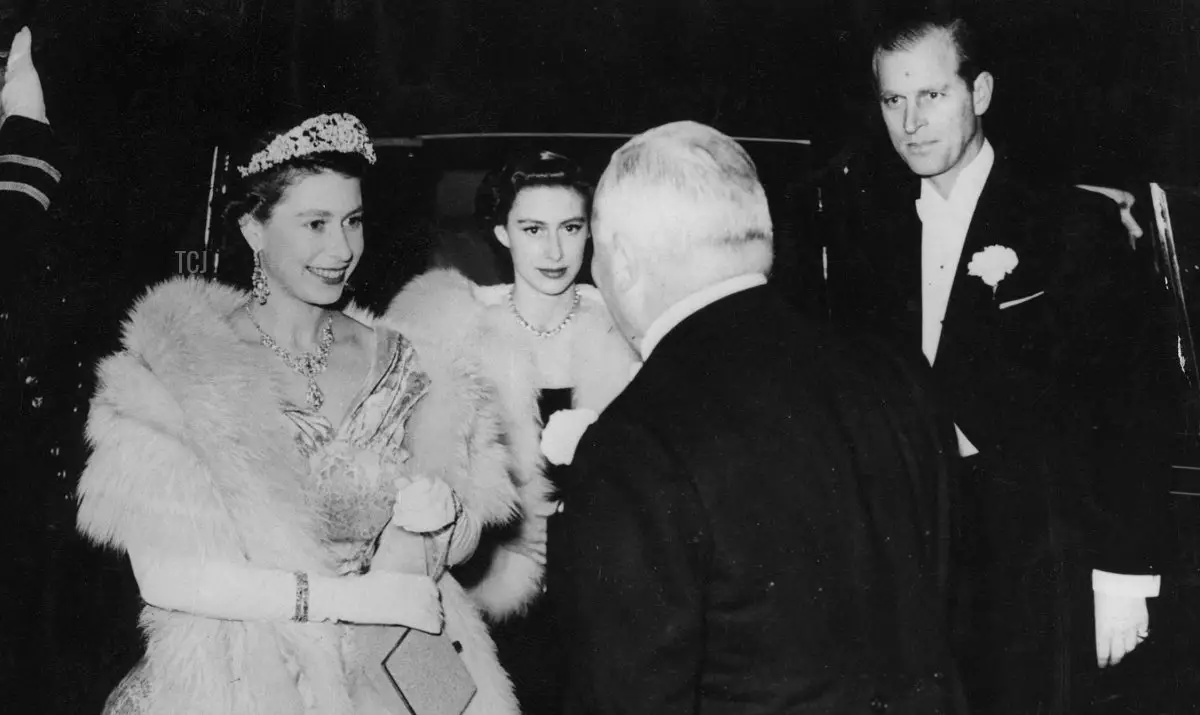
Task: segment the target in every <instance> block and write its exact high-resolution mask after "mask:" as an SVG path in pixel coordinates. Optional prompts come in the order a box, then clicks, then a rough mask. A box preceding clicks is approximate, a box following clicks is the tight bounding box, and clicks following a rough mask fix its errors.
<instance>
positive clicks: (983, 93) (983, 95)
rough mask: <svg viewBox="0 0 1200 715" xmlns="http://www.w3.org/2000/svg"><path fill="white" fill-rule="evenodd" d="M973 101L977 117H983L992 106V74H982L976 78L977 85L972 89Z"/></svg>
mask: <svg viewBox="0 0 1200 715" xmlns="http://www.w3.org/2000/svg"><path fill="white" fill-rule="evenodd" d="M971 101H972V103H973V104H974V109H975V116H977V117H982V116H983V114H984V112H986V111H987V110H988V107H990V106H992V73H991V72H980V73H979V76H977V77H976V78H975V84H974V85H973V86H972V87H971Z"/></svg>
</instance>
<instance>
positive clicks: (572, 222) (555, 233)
mask: <svg viewBox="0 0 1200 715" xmlns="http://www.w3.org/2000/svg"><path fill="white" fill-rule="evenodd" d="M495 233H496V239H497V240H498V241H500V243H502V244H504V246H505V247H507V248H508V250H509V253H510V254H511V255H512V262H513V273H514V274H515V280H516V281H517V282H518V283H524V284H525V285H526V286H528V287H529V288H532V289H534V290H536V291H537V292H539V293H542V294H544V295H561V294H562V293H564V292H565V291H567V290H568V289H570V287H571V286H572V285H574V284H575V277H576V276H578V275H579V269H580V268H581V267H582V266H583V253H584V249H585V248H586V247H587V241H588V218H587V201H586V200H585V198H584V196H583V195H582V194H580V193H579V192H578V191H576V190H575V189H573V188H570V187H567V186H528V187H525V188H523V189H521V191H520V192H519V193H518V194H517V196H516V198H515V199H514V200H513V204H512V209H510V210H509V212H508V219H507V221H506V222H505V223H504V225H502V226H496V227H495Z"/></svg>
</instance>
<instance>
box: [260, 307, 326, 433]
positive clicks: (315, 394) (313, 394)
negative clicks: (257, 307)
mask: <svg viewBox="0 0 1200 715" xmlns="http://www.w3.org/2000/svg"><path fill="white" fill-rule="evenodd" d="M242 307H243V308H244V309H245V311H246V317H248V318H250V322H251V323H252V324H253V325H254V328H255V329H256V330H258V335H259V341H260V342H261V343H262V344H263V345H265V346H266V347H268V348H270V349H271V351H272V352H274V353H275V354H276V355H278V356H279V359H280V360H283V363H284V364H285V365H287V366H288V367H290V368H291V369H293V370H295V371H296V372H298V373H300V375H301V376H302V377H304V378H305V379H307V380H308V392H306V393H305V394H304V399H305V401H306V402H308V406H309V408H310V409H312V410H313V411H314V412H315V411H317V410H319V409H321V405H323V404H325V393H324V392H322V391H321V387H320V386H319V385H317V375H320V374H321V373H323V372H325V368H326V367H327V366H328V365H329V349H330V348H331V347H333V313H329V314H328V315H327V316H326V317H325V325H324V326H323V327H322V328H321V342H320V344H319V345H318V346H317V349H316V351H315V352H307V353H301V354H300V355H293V354H292V353H290V352H288V351H287V350H285V349H283V348H282V347H280V345H279V343H277V342H275V339H274V338H272V337H271V336H270V335H267V331H265V330H263V329H262V326H261V325H259V324H258V321H257V320H255V319H254V314H253V313H251V312H250V304H249V303H246V304H245V305H244V306H242Z"/></svg>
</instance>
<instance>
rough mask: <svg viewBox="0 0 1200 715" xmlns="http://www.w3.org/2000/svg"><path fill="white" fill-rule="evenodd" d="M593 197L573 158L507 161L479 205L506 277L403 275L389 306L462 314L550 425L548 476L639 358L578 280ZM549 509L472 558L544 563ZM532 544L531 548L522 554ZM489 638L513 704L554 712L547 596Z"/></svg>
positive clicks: (558, 680) (553, 650) (557, 678)
mask: <svg viewBox="0 0 1200 715" xmlns="http://www.w3.org/2000/svg"><path fill="white" fill-rule="evenodd" d="M591 195H592V187H591V184H590V183H589V182H588V181H587V180H586V178H585V176H584V174H583V171H582V170H581V169H580V167H579V166H578V165H577V164H575V162H573V161H571V160H570V159H568V158H566V157H564V156H562V155H559V154H556V153H553V152H549V151H537V152H531V153H528V154H524V155H521V156H518V157H516V158H515V160H513V161H511V162H509V163H508V165H507V166H505V167H504V169H503V170H502V171H500V172H499V173H498V174H497V175H496V176H495V177H494V178H493V179H491V180H489V181H485V185H484V186H482V187H481V188H480V202H479V203H481V204H482V205H483V207H482V208H483V212H484V213H486V214H487V215H486V216H485V217H484V218H485V220H486V222H487V223H488V224H489V226H490V227H491V228H492V231H493V234H494V235H495V238H496V240H497V241H499V243H500V244H501V245H502V246H504V247H505V248H506V249H507V251H508V253H509V255H510V256H511V260H512V266H513V274H514V277H513V282H512V283H511V284H508V285H497V286H488V287H480V286H475V285H473V284H471V283H470V282H469V281H467V279H466V278H464V277H462V276H461V275H460V274H458V273H456V272H454V271H450V270H435V271H431V272H430V273H427V274H425V275H424V276H421V277H419V278H417V279H415V280H414V281H413V282H412V283H410V284H409V286H407V287H406V288H405V289H404V290H403V291H402V292H401V294H400V296H398V297H397V299H396V300H395V301H394V302H393V305H392V308H391V310H390V311H389V312H391V313H392V314H394V315H398V316H399V315H406V316H411V318H410V319H411V320H421V316H428V318H427V319H436V318H438V317H439V316H445V315H446V307H447V306H454V309H453V315H455V316H468V315H469V316H470V318H469V320H467V321H465V322H467V323H469V324H472V325H476V326H479V327H478V328H477V329H476V331H475V332H476V334H477V335H483V336H486V337H485V338H484V339H485V340H486V342H487V345H488V347H487V348H485V349H484V353H485V355H488V356H489V360H488V362H489V363H490V364H491V365H492V367H493V369H494V370H497V371H499V372H501V373H504V372H507V373H509V374H511V375H513V376H514V377H513V378H512V379H511V380H507V381H506V382H509V383H513V384H525V385H527V387H528V390H529V392H531V393H533V394H534V395H536V401H537V409H538V411H539V412H540V418H541V422H542V423H543V424H547V425H548V427H549V429H547V431H546V433H545V436H546V437H547V438H551V437H554V438H553V439H547V440H546V441H544V442H543V443H542V444H543V445H544V446H545V447H546V448H547V450H546V451H547V454H548V455H549V457H550V458H549V460H547V459H546V458H545V457H543V460H542V463H543V465H544V467H545V469H546V474H547V476H548V477H549V478H550V480H551V481H553V479H554V476H555V469H556V467H557V466H558V464H561V463H564V462H569V461H570V453H571V452H573V449H574V442H575V440H576V439H578V437H579V432H580V431H581V428H582V427H583V426H585V425H586V424H589V423H590V420H592V419H594V418H595V416H596V415H597V414H598V413H599V412H600V411H601V410H603V409H604V407H606V406H607V405H608V403H609V402H610V401H611V400H612V399H613V398H614V397H616V396H617V394H619V393H620V391H621V390H622V389H624V387H625V385H626V384H627V383H628V381H629V378H630V375H631V373H632V371H633V370H634V368H635V367H636V365H637V364H638V363H637V358H636V355H635V353H634V352H633V350H632V348H631V347H630V346H629V344H628V343H627V342H626V341H625V339H624V338H623V337H622V336H621V335H620V333H619V332H617V330H616V329H615V328H614V326H613V323H612V320H611V318H610V317H609V314H608V311H607V309H606V308H605V306H604V303H603V300H602V299H601V297H600V294H599V291H597V290H596V289H595V288H594V287H592V286H590V285H581V284H579V283H577V282H576V279H577V277H578V275H579V272H580V269H581V268H582V266H583V261H584V255H585V252H586V248H587V243H588V239H589V235H590V234H589V230H588V217H589V213H590V208H591ZM514 357H515V358H516V359H514ZM554 415H558V416H554ZM572 426H574V427H572ZM552 433H554V434H553V435H552ZM558 436H563V437H565V439H563V440H559V439H557V437H558ZM560 442H561V443H560ZM564 447H565V449H564ZM553 511H554V510H553V509H551V510H546V511H541V512H540V513H537V514H535V516H537V517H540V518H538V519H537V520H534V521H526V522H525V523H524V530H523V531H522V532H521V533H520V534H519V535H518V537H517V538H512V537H511V535H509V536H508V537H507V540H506V537H505V536H504V535H495V537H494V538H493V536H492V535H490V534H485V539H484V542H485V543H484V545H483V546H481V547H480V550H479V553H478V555H477V560H481V561H483V562H484V565H485V566H490V567H491V568H496V566H497V565H498V564H504V563H506V562H507V561H508V560H509V559H523V558H526V557H527V556H528V555H530V554H531V553H532V554H533V555H534V556H536V557H538V558H541V559H544V547H545V528H546V521H545V520H546V518H547V517H549V516H550V515H551V514H552V513H553ZM529 543H533V544H535V545H536V546H537V548H535V549H534V550H533V551H530V550H529V548H528V545H529ZM467 566H468V569H469V568H470V566H472V564H468V565H467ZM466 578H467V577H466V576H464V579H466ZM483 603H484V605H488V604H487V602H486V601H484V602H483ZM496 610H497V609H495V608H492V609H490V611H491V612H492V613H495V612H496ZM492 635H493V638H494V639H495V641H496V644H497V649H498V652H499V656H500V662H501V664H502V665H503V666H504V667H505V669H506V670H507V671H508V673H509V675H510V676H511V677H512V680H513V683H514V687H515V689H516V692H517V698H518V700H519V701H520V704H521V710H522V712H523V713H526V714H527V715H537V714H539V713H557V712H559V711H560V709H561V702H560V699H559V693H560V691H561V685H562V681H563V677H564V674H563V672H562V670H561V665H562V658H561V657H560V656H559V654H558V652H557V646H556V639H557V634H556V628H555V626H554V622H553V618H552V616H551V613H550V609H549V604H548V603H547V602H546V599H545V598H539V599H536V600H534V601H533V602H532V603H531V604H530V605H529V606H528V607H527V609H526V610H525V611H524V612H523V613H522V614H520V615H518V616H515V617H510V618H505V619H501V620H500V622H499V623H497V624H496V625H494V626H493V628H492Z"/></svg>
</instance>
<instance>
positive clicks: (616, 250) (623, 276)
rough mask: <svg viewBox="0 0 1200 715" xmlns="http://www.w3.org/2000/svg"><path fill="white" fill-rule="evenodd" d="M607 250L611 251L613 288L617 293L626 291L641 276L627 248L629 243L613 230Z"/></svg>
mask: <svg viewBox="0 0 1200 715" xmlns="http://www.w3.org/2000/svg"><path fill="white" fill-rule="evenodd" d="M609 241H610V244H609V250H610V251H611V253H612V279H613V288H614V289H615V290H616V291H617V292H619V293H628V292H629V291H630V290H631V289H632V288H633V287H634V286H635V285H637V282H638V279H639V278H640V277H641V267H640V266H639V265H638V262H637V261H636V260H635V259H634V256H633V254H632V253H631V252H630V250H629V244H628V242H627V241H625V240H624V238H623V237H622V236H621V234H620V232H618V231H614V232H613V234H612V236H611V238H610V239H609Z"/></svg>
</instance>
